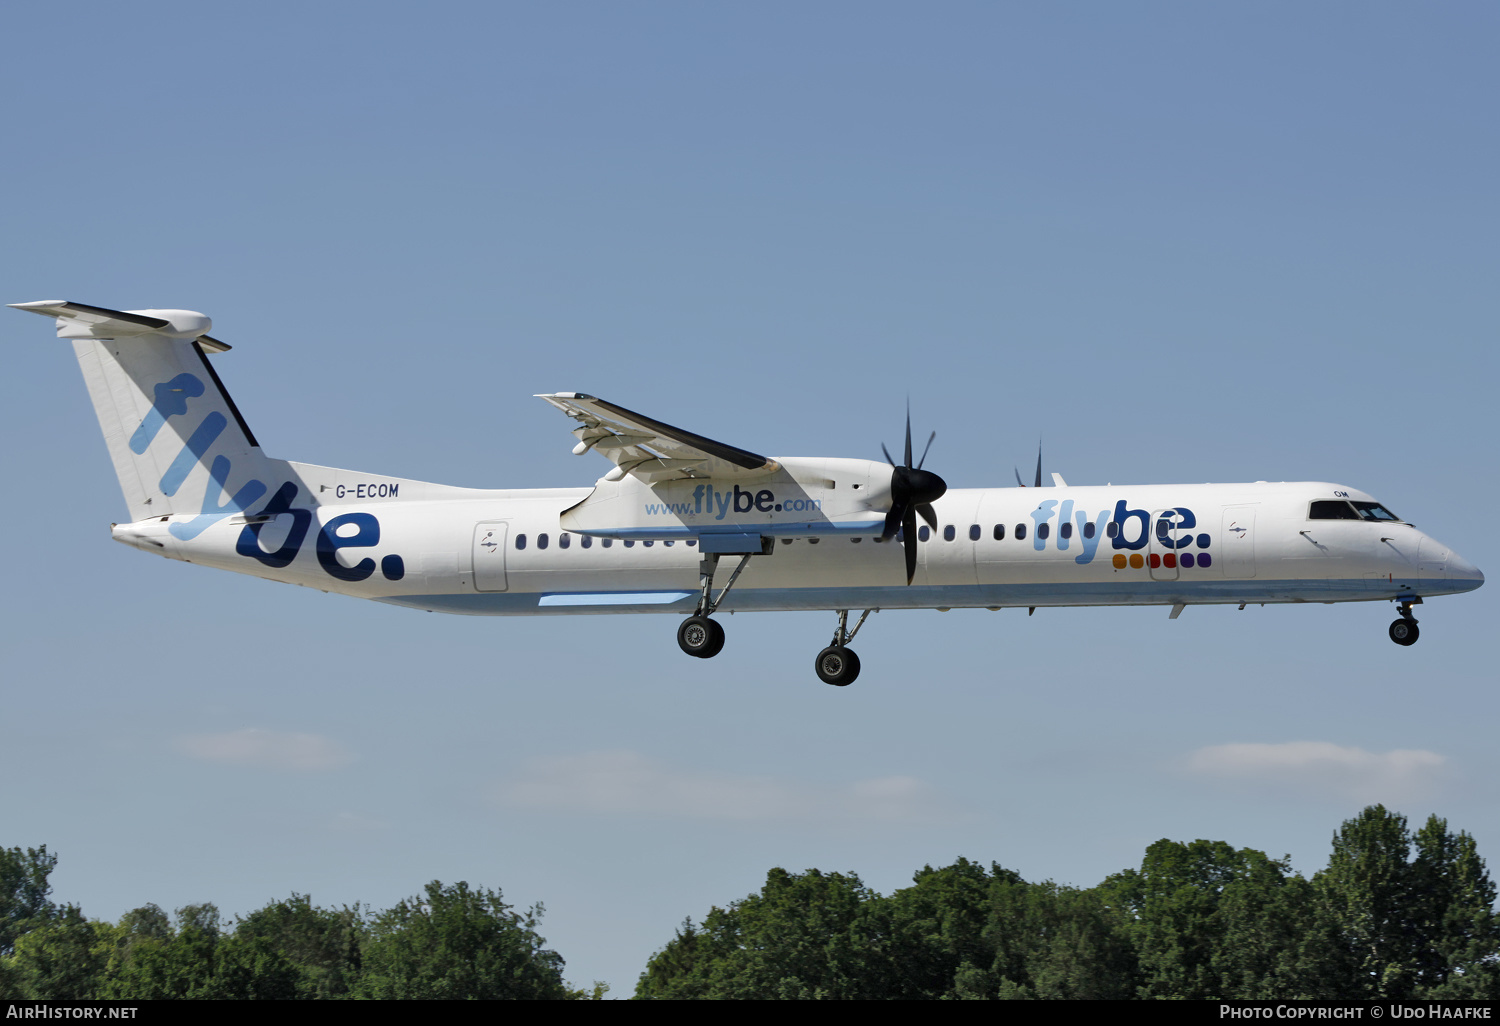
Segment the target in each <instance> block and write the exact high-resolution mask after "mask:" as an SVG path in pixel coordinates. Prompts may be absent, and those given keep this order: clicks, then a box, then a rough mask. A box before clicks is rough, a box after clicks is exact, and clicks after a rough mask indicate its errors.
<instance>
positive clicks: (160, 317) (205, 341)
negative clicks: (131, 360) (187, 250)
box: [10, 299, 229, 353]
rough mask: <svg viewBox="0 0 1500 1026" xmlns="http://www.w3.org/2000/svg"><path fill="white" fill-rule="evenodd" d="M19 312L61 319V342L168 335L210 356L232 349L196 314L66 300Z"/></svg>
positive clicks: (38, 304)
mask: <svg viewBox="0 0 1500 1026" xmlns="http://www.w3.org/2000/svg"><path fill="white" fill-rule="evenodd" d="M10 305H11V306H12V307H13V308H15V309H17V310H25V311H26V312H27V313H34V314H41V315H42V316H43V317H53V318H56V319H57V337H58V338H131V337H133V336H137V335H165V336H166V337H167V338H181V339H196V340H197V341H198V343H199V344H200V345H202V346H203V348H204V349H206V350H207V351H208V352H210V353H222V352H225V351H227V350H228V349H229V346H227V345H225V344H224V343H223V342H220V341H219V340H218V339H214V338H210V337H209V336H208V335H207V334H206V333H207V331H208V330H209V329H210V328H212V327H213V321H211V320H209V319H208V318H207V317H206V316H204V315H203V314H201V313H198V312H197V311H196V310H110V309H108V308H106V307H102V306H90V305H88V304H87V303H70V302H68V301H67V300H64V299H42V300H38V301H36V302H34V303H11V304H10Z"/></svg>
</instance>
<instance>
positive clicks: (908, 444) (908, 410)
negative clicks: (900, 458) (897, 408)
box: [906, 403, 911, 470]
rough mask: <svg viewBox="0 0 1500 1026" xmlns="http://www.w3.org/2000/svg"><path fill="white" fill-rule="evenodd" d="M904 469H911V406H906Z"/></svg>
mask: <svg viewBox="0 0 1500 1026" xmlns="http://www.w3.org/2000/svg"><path fill="white" fill-rule="evenodd" d="M906 469H908V470H910V469H911V404H910V403H907V404H906Z"/></svg>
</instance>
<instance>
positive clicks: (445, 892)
mask: <svg viewBox="0 0 1500 1026" xmlns="http://www.w3.org/2000/svg"><path fill="white" fill-rule="evenodd" d="M541 914H542V907H541V906H540V905H538V906H536V907H535V908H533V909H531V910H530V911H528V912H526V913H525V914H524V915H523V914H521V913H517V912H515V911H513V910H512V908H511V906H509V905H507V904H505V902H504V901H503V900H501V894H500V892H499V891H492V890H488V889H485V888H479V889H477V890H476V889H472V888H470V887H469V885H468V884H467V883H464V882H460V883H457V884H454V885H451V886H447V887H445V886H443V884H442V883H440V882H439V881H436V880H434V881H433V882H432V883H430V884H428V885H427V888H426V894H425V897H413V898H409V899H406V900H404V901H401V902H399V903H398V904H397V905H396V906H395V907H394V908H392V909H390V910H389V911H386V912H383V913H381V914H380V915H379V916H378V917H377V918H376V919H375V922H374V924H373V925H372V929H371V937H370V940H369V942H368V944H367V945H366V947H365V950H364V969H365V974H364V976H363V978H362V979H361V981H360V984H359V988H358V994H359V996H363V997H372V998H381V999H422V1000H433V999H454V998H514V999H538V998H558V999H560V998H568V997H571V996H574V995H573V994H572V993H571V992H570V991H569V990H568V988H567V986H566V985H565V984H564V983H563V978H562V969H563V959H562V956H561V955H559V954H558V953H557V952H555V951H550V950H548V949H546V948H545V947H543V945H544V944H545V943H546V941H545V940H544V939H543V938H542V937H541V936H539V935H538V934H537V932H536V926H537V922H538V920H539V919H540V917H541Z"/></svg>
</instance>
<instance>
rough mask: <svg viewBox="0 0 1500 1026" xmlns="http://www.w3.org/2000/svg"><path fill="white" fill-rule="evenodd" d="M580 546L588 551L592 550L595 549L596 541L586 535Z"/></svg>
mask: <svg viewBox="0 0 1500 1026" xmlns="http://www.w3.org/2000/svg"><path fill="white" fill-rule="evenodd" d="M579 544H580V545H582V546H583V547H584V548H586V549H591V548H593V547H594V539H592V538H590V537H589V536H588V535H584V536H583V541H581V542H579Z"/></svg>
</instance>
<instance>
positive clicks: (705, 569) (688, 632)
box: [677, 552, 751, 659]
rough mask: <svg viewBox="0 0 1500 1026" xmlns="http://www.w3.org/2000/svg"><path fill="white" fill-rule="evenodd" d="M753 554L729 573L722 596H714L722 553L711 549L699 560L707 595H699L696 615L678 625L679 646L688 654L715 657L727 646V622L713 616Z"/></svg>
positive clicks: (699, 572)
mask: <svg viewBox="0 0 1500 1026" xmlns="http://www.w3.org/2000/svg"><path fill="white" fill-rule="evenodd" d="M750 555H751V554H750V553H746V554H745V555H743V556H741V557H740V565H739V566H737V567H735V568H734V573H732V574H730V575H729V583H728V584H726V585H724V590H723V591H721V592H719V597H718V598H714V597H713V586H714V571H715V570H717V569H718V567H719V554H718V553H717V552H710V553H708V554H706V555H705V556H704V557H703V558H702V559H701V560H699V561H698V580H699V581H700V582H701V583H702V585H703V594H701V595H700V596H699V597H698V608H697V609H696V610H695V611H694V612H693V615H692V616H690V617H688V618H687V619H686V620H684V621H682V626H680V627H678V628H677V647H678V648H680V649H682V650H683V651H684V652H686V653H687V654H688V655H690V656H697V657H698V658H699V659H712V658H713V657H714V656H716V655H718V654H719V652H720V651H721V650H722V649H723V648H724V625H723V624H721V623H719V621H717V620H714V619H711V617H712V616H713V615H714V611H715V610H716V609H718V608H719V603H721V602H723V601H724V596H725V595H728V594H729V589H730V588H733V587H734V582H735V581H737V580H739V577H740V573H741V572H742V571H743V570H744V569H745V564H747V563H749V562H750Z"/></svg>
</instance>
